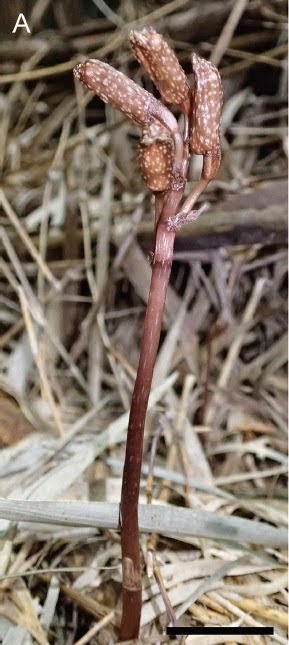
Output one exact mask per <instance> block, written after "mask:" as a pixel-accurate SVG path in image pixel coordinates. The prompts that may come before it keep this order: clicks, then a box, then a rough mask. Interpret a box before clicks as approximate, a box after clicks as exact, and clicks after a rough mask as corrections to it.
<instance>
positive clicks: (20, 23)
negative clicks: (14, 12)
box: [12, 13, 30, 34]
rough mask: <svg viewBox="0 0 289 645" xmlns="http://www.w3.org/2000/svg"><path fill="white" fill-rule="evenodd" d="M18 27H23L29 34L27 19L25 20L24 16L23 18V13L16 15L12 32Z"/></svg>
mask: <svg viewBox="0 0 289 645" xmlns="http://www.w3.org/2000/svg"><path fill="white" fill-rule="evenodd" d="M19 27H24V29H26V31H27V33H28V34H30V29H29V27H28V23H27V20H26V18H25V16H24V14H23V13H20V14H19V16H18V18H17V20H16V22H15V26H14V29H12V34H15V32H16V31H17V29H18V28H19Z"/></svg>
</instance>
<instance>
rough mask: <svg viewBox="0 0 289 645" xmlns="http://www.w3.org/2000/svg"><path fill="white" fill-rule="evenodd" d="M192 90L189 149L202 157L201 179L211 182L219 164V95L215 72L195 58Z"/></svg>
mask: <svg viewBox="0 0 289 645" xmlns="http://www.w3.org/2000/svg"><path fill="white" fill-rule="evenodd" d="M192 63H193V73H194V80H195V87H194V93H193V101H192V107H191V112H190V147H191V151H192V152H194V153H195V154H197V155H204V165H203V173H202V177H203V178H204V179H212V177H213V176H214V175H215V174H216V173H217V171H218V168H219V165H220V161H221V152H220V125H221V112H222V105H223V91H222V83H221V78H220V74H219V72H218V70H217V68H216V67H215V66H214V65H212V63H210V61H207V60H205V59H203V58H199V56H197V55H196V54H193V57H192Z"/></svg>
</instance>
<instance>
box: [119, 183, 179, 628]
mask: <svg viewBox="0 0 289 645" xmlns="http://www.w3.org/2000/svg"><path fill="white" fill-rule="evenodd" d="M182 192H183V190H180V191H172V192H171V193H169V194H168V195H167V197H166V200H165V203H164V206H163V211H162V214H161V216H160V217H159V220H158V223H157V230H156V235H155V247H154V255H153V260H152V277H151V285H150V292H149V298H148V303H147V309H146V315H145V320H144V327H143V336H142V342H141V349H140V357H139V366H138V371H137V376H136V381H135V386H134V391H133V396H132V402H131V410H130V418H129V425H128V433H127V442H126V454H125V462H124V470H123V480H122V491H121V505H120V528H121V548H122V563H123V597H122V603H123V609H122V620H121V627H120V639H121V640H129V639H133V638H137V637H138V633H139V624H140V614H141V561H140V546H139V529H138V497H139V487H140V473H141V462H142V453H143V434H144V425H145V418H146V411H147V405H148V398H149V394H150V389H151V382H152V377H153V370H154V365H155V360H156V355H157V350H158V346H159V340H160V334H161V328H162V318H163V311H164V306H165V298H166V292H167V287H168V283H169V278H170V273H171V266H172V261H173V249H174V239H175V232H174V231H169V230H168V228H167V226H166V223H165V222H166V221H167V218H168V216H169V214H170V215H171V216H174V215H175V214H176V212H177V209H178V204H179V202H180V199H181V197H182Z"/></svg>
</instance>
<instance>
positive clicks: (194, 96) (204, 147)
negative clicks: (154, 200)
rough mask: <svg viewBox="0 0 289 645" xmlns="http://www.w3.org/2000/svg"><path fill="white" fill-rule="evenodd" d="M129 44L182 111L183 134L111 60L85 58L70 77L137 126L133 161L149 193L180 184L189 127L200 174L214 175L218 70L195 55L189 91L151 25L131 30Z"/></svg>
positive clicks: (164, 96)
mask: <svg viewBox="0 0 289 645" xmlns="http://www.w3.org/2000/svg"><path fill="white" fill-rule="evenodd" d="M130 44H131V47H132V50H133V52H134V54H135V57H136V58H137V60H138V62H139V63H140V64H141V65H142V67H143V68H144V70H145V71H146V72H147V73H148V75H149V76H150V78H151V80H152V81H153V83H154V84H155V86H156V87H157V89H158V91H159V93H160V97H161V99H162V100H163V101H164V102H166V103H171V104H174V105H176V106H177V107H178V108H179V109H180V110H181V112H182V113H183V114H184V121H185V124H186V126H185V128H184V133H183V135H182V134H181V132H180V130H179V126H178V123H177V121H176V119H175V117H174V115H173V114H172V112H171V111H170V110H169V109H168V108H167V107H165V105H164V104H163V103H162V101H161V100H158V99H156V98H155V97H154V96H153V95H152V94H151V93H150V92H147V91H146V90H145V89H143V88H142V87H140V86H139V85H137V84H136V83H135V82H134V81H132V80H131V79H130V78H128V77H127V76H126V75H125V74H123V73H122V72H119V71H117V70H115V69H114V68H113V67H111V66H110V65H107V64H106V63H103V62H101V61H99V60H95V59H88V60H87V61H85V62H84V63H80V64H79V65H77V66H76V67H75V68H74V75H75V77H76V78H77V79H78V80H80V81H81V82H82V83H83V84H84V85H85V86H86V87H87V88H88V89H89V90H91V91H92V92H94V94H96V95H98V96H99V97H100V98H101V99H102V100H103V101H104V102H106V103H110V104H111V105H112V106H114V107H115V108H117V109H118V110H119V111H121V112H123V113H124V114H126V116H127V117H129V118H130V119H132V120H133V121H135V122H136V123H138V124H139V125H140V126H142V128H143V132H142V139H141V143H140V146H139V153H138V162H139V167H140V171H141V174H142V177H143V179H144V181H145V183H146V184H147V186H148V187H149V188H150V190H151V191H152V192H154V193H159V192H166V191H168V190H177V189H179V188H180V187H181V186H183V185H184V183H185V179H186V177H185V175H186V171H187V164H186V163H184V159H186V161H187V157H188V136H187V135H188V132H189V150H190V153H194V154H198V155H203V170H202V178H203V179H205V180H207V181H209V180H210V179H212V178H213V177H214V176H215V175H216V173H217V171H218V168H219V165H220V160H221V152H220V122H221V109H222V98H223V94H222V85H221V79H220V75H219V73H218V70H217V69H216V68H215V67H214V66H213V65H212V64H211V63H210V62H208V61H207V60H204V59H202V58H199V57H198V56H197V55H196V54H194V55H193V57H192V65H193V75H194V88H193V90H191V88H190V86H189V83H188V80H187V78H186V75H185V72H184V70H183V69H182V67H181V65H180V63H179V61H178V59H177V57H176V55H175V53H174V52H173V50H172V49H171V47H170V46H169V45H168V43H167V42H166V41H165V40H164V38H163V37H162V36H161V35H160V34H158V33H157V32H156V31H155V30H154V29H153V28H152V27H149V28H146V29H143V30H142V31H141V32H135V31H133V32H132V33H131V35H130ZM184 149H185V150H186V153H184Z"/></svg>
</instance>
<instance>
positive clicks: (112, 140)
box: [0, 0, 287, 645]
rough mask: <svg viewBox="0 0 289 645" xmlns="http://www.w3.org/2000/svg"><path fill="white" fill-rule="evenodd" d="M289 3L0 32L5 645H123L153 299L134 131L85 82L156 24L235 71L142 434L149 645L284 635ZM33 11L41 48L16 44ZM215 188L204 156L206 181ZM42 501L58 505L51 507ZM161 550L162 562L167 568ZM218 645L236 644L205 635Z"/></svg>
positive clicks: (1, 602)
mask: <svg viewBox="0 0 289 645" xmlns="http://www.w3.org/2000/svg"><path fill="white" fill-rule="evenodd" d="M286 4H287V3H285V1H284V0H222V1H219V0H206V1H205V0H202V1H199V0H196V1H193V0H190V2H189V1H186V0H173V1H172V2H163V1H157V2H152V1H150V0H147V1H145V2H136V0H120V1H119V2H116V1H115V2H106V3H105V2H103V0H86V1H84V0H83V1H81V0H66V1H65V0H62V2H60V1H58V0H55V1H54V0H36V1H33V2H31V1H30V0H29V1H28V0H26V1H24V0H19V1H16V0H14V2H13V3H1V6H0V31H1V32H2V33H1V36H2V39H1V44H0V59H1V62H0V83H1V85H0V114H1V122H0V130H1V137H0V166H1V171H2V175H1V192H0V202H1V204H0V238H1V241H0V244H1V259H0V441H1V451H0V496H1V500H0V517H1V518H2V519H1V526H0V528H1V549H0V574H1V580H0V639H2V642H3V643H5V645H8V644H11V645H14V644H15V643H17V644H19V645H20V644H23V645H24V644H25V645H29V644H31V643H39V644H41V645H44V644H47V643H57V644H58V643H63V644H64V643H65V644H74V645H77V644H78V645H80V644H82V645H83V644H84V643H92V644H94V643H100V644H101V645H108V644H109V643H116V642H117V628H118V624H119V617H120V600H121V599H120V582H121V578H120V575H121V569H120V545H119V535H118V533H117V524H118V505H117V504H118V502H119V498H120V485H121V470H122V464H123V456H124V441H125V432H126V427H127V415H128V410H129V404H130V397H131V392H132V387H133V382H134V376H135V370H136V366H137V359H138V348H139V342H140V334H141V326H142V319H143V315H144V309H145V302H146V298H147V294H148V286H149V279H150V267H149V263H148V260H147V255H148V252H149V251H150V248H151V234H152V212H153V204H152V200H151V196H150V194H149V193H148V191H147V190H146V189H145V188H144V185H143V183H142V181H141V179H140V177H139V174H138V172H137V168H136V163H135V155H136V145H137V142H138V137H139V131H138V128H137V127H136V126H135V125H134V124H132V123H131V122H128V121H126V120H125V119H123V118H122V117H121V116H120V115H119V114H117V113H116V112H114V111H113V110H111V109H109V108H108V107H105V106H104V105H103V104H102V103H101V101H99V100H98V99H97V98H95V97H93V96H92V95H91V94H90V93H88V94H87V93H85V92H84V91H83V89H82V87H80V86H79V84H78V85H77V86H76V85H75V84H74V80H73V76H72V68H73V66H74V64H75V63H76V62H79V61H81V60H84V59H85V58H86V57H87V56H88V55H89V56H94V57H98V58H101V59H102V60H105V61H106V62H109V63H111V64H112V65H114V66H115V67H117V68H118V69H120V70H122V71H124V72H125V73H127V74H128V75H129V76H131V78H134V79H135V80H136V81H137V82H138V83H140V84H142V85H143V86H144V87H146V88H147V89H148V90H153V88H152V86H151V83H150V81H149V80H148V79H147V78H145V77H144V75H143V74H142V71H141V70H140V68H139V66H138V65H137V64H136V62H135V60H134V59H133V56H132V53H131V51H130V50H129V48H128V44H127V34H128V32H129V30H130V29H131V28H142V27H143V26H146V25H153V26H154V27H155V28H156V29H158V30H159V31H160V32H161V33H162V34H163V35H164V36H165V37H166V38H167V39H168V41H169V42H170V44H171V45H172V46H173V47H174V48H175V51H176V53H177V54H178V56H179V59H180V61H181V64H182V65H183V67H184V69H185V71H186V72H187V73H188V74H189V77H190V78H191V76H192V75H191V68H190V55H191V52H192V50H195V51H197V52H198V53H199V54H201V55H203V56H205V57H208V58H209V57H210V58H211V60H212V61H213V62H214V63H215V64H217V65H219V68H220V71H221V75H222V79H223V84H224V94H225V105H224V112H223V125H222V147H223V162H222V166H221V170H220V172H219V174H218V177H217V179H216V180H215V181H213V182H211V184H210V187H209V189H208V191H207V192H206V195H205V196H204V199H205V200H206V201H207V202H208V208H207V211H206V212H205V213H204V214H203V215H202V217H201V218H200V219H199V220H198V221H197V222H196V223H192V224H191V225H188V226H187V227H185V228H184V229H183V230H182V231H181V234H180V235H178V238H177V241H176V246H175V262H174V267H173V271H172V276H171V283H170V288H169V292H168V297H167V304H166V312H165V319H164V325H163V335H162V342H161V347H160V351H159V356H158V359H157V365H156V370H155V376H154V385H153V390H152V394H151V399H150V411H149V415H148V419H147V425H146V439H145V453H144V462H143V471H142V472H143V476H142V495H141V506H140V526H141V530H142V549H143V554H144V561H145V562H146V568H145V570H144V578H143V586H144V594H143V600H144V605H143V613H142V627H141V639H140V643H164V642H168V638H167V637H166V636H165V635H164V634H165V627H166V625H167V624H168V618H167V615H166V612H165V604H168V601H169V602H170V605H171V607H172V609H173V612H174V613H175V615H176V617H177V619H178V620H179V622H180V624H182V625H196V626H197V625H207V626H209V625H221V626H223V625H224V626H225V625H241V626H260V625H262V626H267V625H271V626H274V630H275V635H274V637H270V638H268V637H265V636H264V637H261V636H255V637H242V638H241V637H240V638H238V640H236V637H230V638H227V640H226V642H234V643H252V644H253V645H261V644H262V645H263V644H265V643H266V644H267V643H281V644H282V643H284V644H285V643H287V637H286V625H287V610H286V602H287V595H286V583H287V573H286V551H285V548H286V520H287V511H286V501H287V487H286V471H287V457H286V448H287V440H286V431H287V418H286V400H287V379H286V351H287V314H286V307H287V295H286V284H287V283H286V270H287V259H286V253H287V246H286V224H287V217H286V201H287V200H286V186H287V184H286V177H287V170H286V162H287V134H286V123H287V118H286V116H287V107H286V106H287V96H286V94H287V92H286V82H287V66H286V51H287V40H286V27H287V16H286ZM19 12H24V14H25V17H26V19H27V20H28V23H29V26H30V28H31V34H30V35H28V34H26V32H25V30H19V31H18V32H17V34H16V35H13V34H12V33H11V31H12V29H13V26H14V24H15V21H16V18H17V15H18V13H19ZM199 172H200V167H199V159H198V158H195V159H194V161H193V163H192V165H191V169H190V183H193V181H194V180H195V179H196V178H197V177H198V174H199ZM43 500H44V501H43ZM152 546H153V547H154V550H153V551H152V550H150V548H151V547H152ZM186 642H187V643H194V642H198V643H205V644H208V645H211V644H212V645H213V644H215V643H223V642H224V638H223V637H197V638H194V637H189V638H187V640H186Z"/></svg>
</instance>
